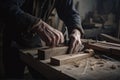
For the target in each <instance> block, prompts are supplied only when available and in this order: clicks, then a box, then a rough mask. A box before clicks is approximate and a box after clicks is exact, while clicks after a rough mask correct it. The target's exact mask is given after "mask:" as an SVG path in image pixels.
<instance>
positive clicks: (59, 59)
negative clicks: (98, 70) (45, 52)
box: [50, 51, 93, 66]
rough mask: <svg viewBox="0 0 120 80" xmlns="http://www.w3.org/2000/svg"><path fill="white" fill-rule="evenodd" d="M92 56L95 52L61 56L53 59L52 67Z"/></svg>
mask: <svg viewBox="0 0 120 80" xmlns="http://www.w3.org/2000/svg"><path fill="white" fill-rule="evenodd" d="M92 55H93V51H92V52H90V53H83V52H80V53H78V54H72V55H70V54H66V55H60V56H55V57H51V61H50V63H51V64H52V65H56V66H60V65H64V64H68V63H72V62H76V61H79V60H82V59H85V58H88V57H91V56H92Z"/></svg>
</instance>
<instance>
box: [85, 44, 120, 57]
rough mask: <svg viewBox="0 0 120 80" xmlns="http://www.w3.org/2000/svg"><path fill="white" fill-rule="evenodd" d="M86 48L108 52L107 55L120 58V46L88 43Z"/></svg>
mask: <svg viewBox="0 0 120 80" xmlns="http://www.w3.org/2000/svg"><path fill="white" fill-rule="evenodd" d="M85 47H87V48H91V49H94V50H98V51H102V52H106V53H107V54H112V55H117V56H118V57H120V47H119V45H113V44H104V43H88V44H85Z"/></svg>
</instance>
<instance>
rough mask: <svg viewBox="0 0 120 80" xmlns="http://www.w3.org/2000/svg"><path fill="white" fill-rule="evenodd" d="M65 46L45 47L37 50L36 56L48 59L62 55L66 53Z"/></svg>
mask: <svg viewBox="0 0 120 80" xmlns="http://www.w3.org/2000/svg"><path fill="white" fill-rule="evenodd" d="M67 49H68V47H67V46H63V47H54V48H45V49H39V50H38V57H39V59H40V60H45V59H49V58H50V57H52V56H58V55H63V54H66V53H67Z"/></svg>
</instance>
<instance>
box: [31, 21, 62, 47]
mask: <svg viewBox="0 0 120 80" xmlns="http://www.w3.org/2000/svg"><path fill="white" fill-rule="evenodd" d="M33 29H34V31H36V32H37V33H38V34H39V35H40V37H41V39H42V40H43V41H45V42H46V45H47V46H56V45H58V44H59V43H63V42H64V36H63V34H62V33H61V32H60V31H58V30H56V29H54V28H52V27H51V26H50V25H48V24H47V23H45V22H44V21H42V20H41V21H40V22H39V23H38V24H36V25H34V26H33Z"/></svg>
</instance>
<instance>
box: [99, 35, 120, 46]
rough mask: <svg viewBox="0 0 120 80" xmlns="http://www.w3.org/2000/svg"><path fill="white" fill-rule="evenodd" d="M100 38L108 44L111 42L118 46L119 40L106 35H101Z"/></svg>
mask: <svg viewBox="0 0 120 80" xmlns="http://www.w3.org/2000/svg"><path fill="white" fill-rule="evenodd" d="M100 37H101V39H103V40H106V41H108V42H113V43H118V44H120V39H117V38H115V37H112V36H109V35H107V34H101V35H100Z"/></svg>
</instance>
